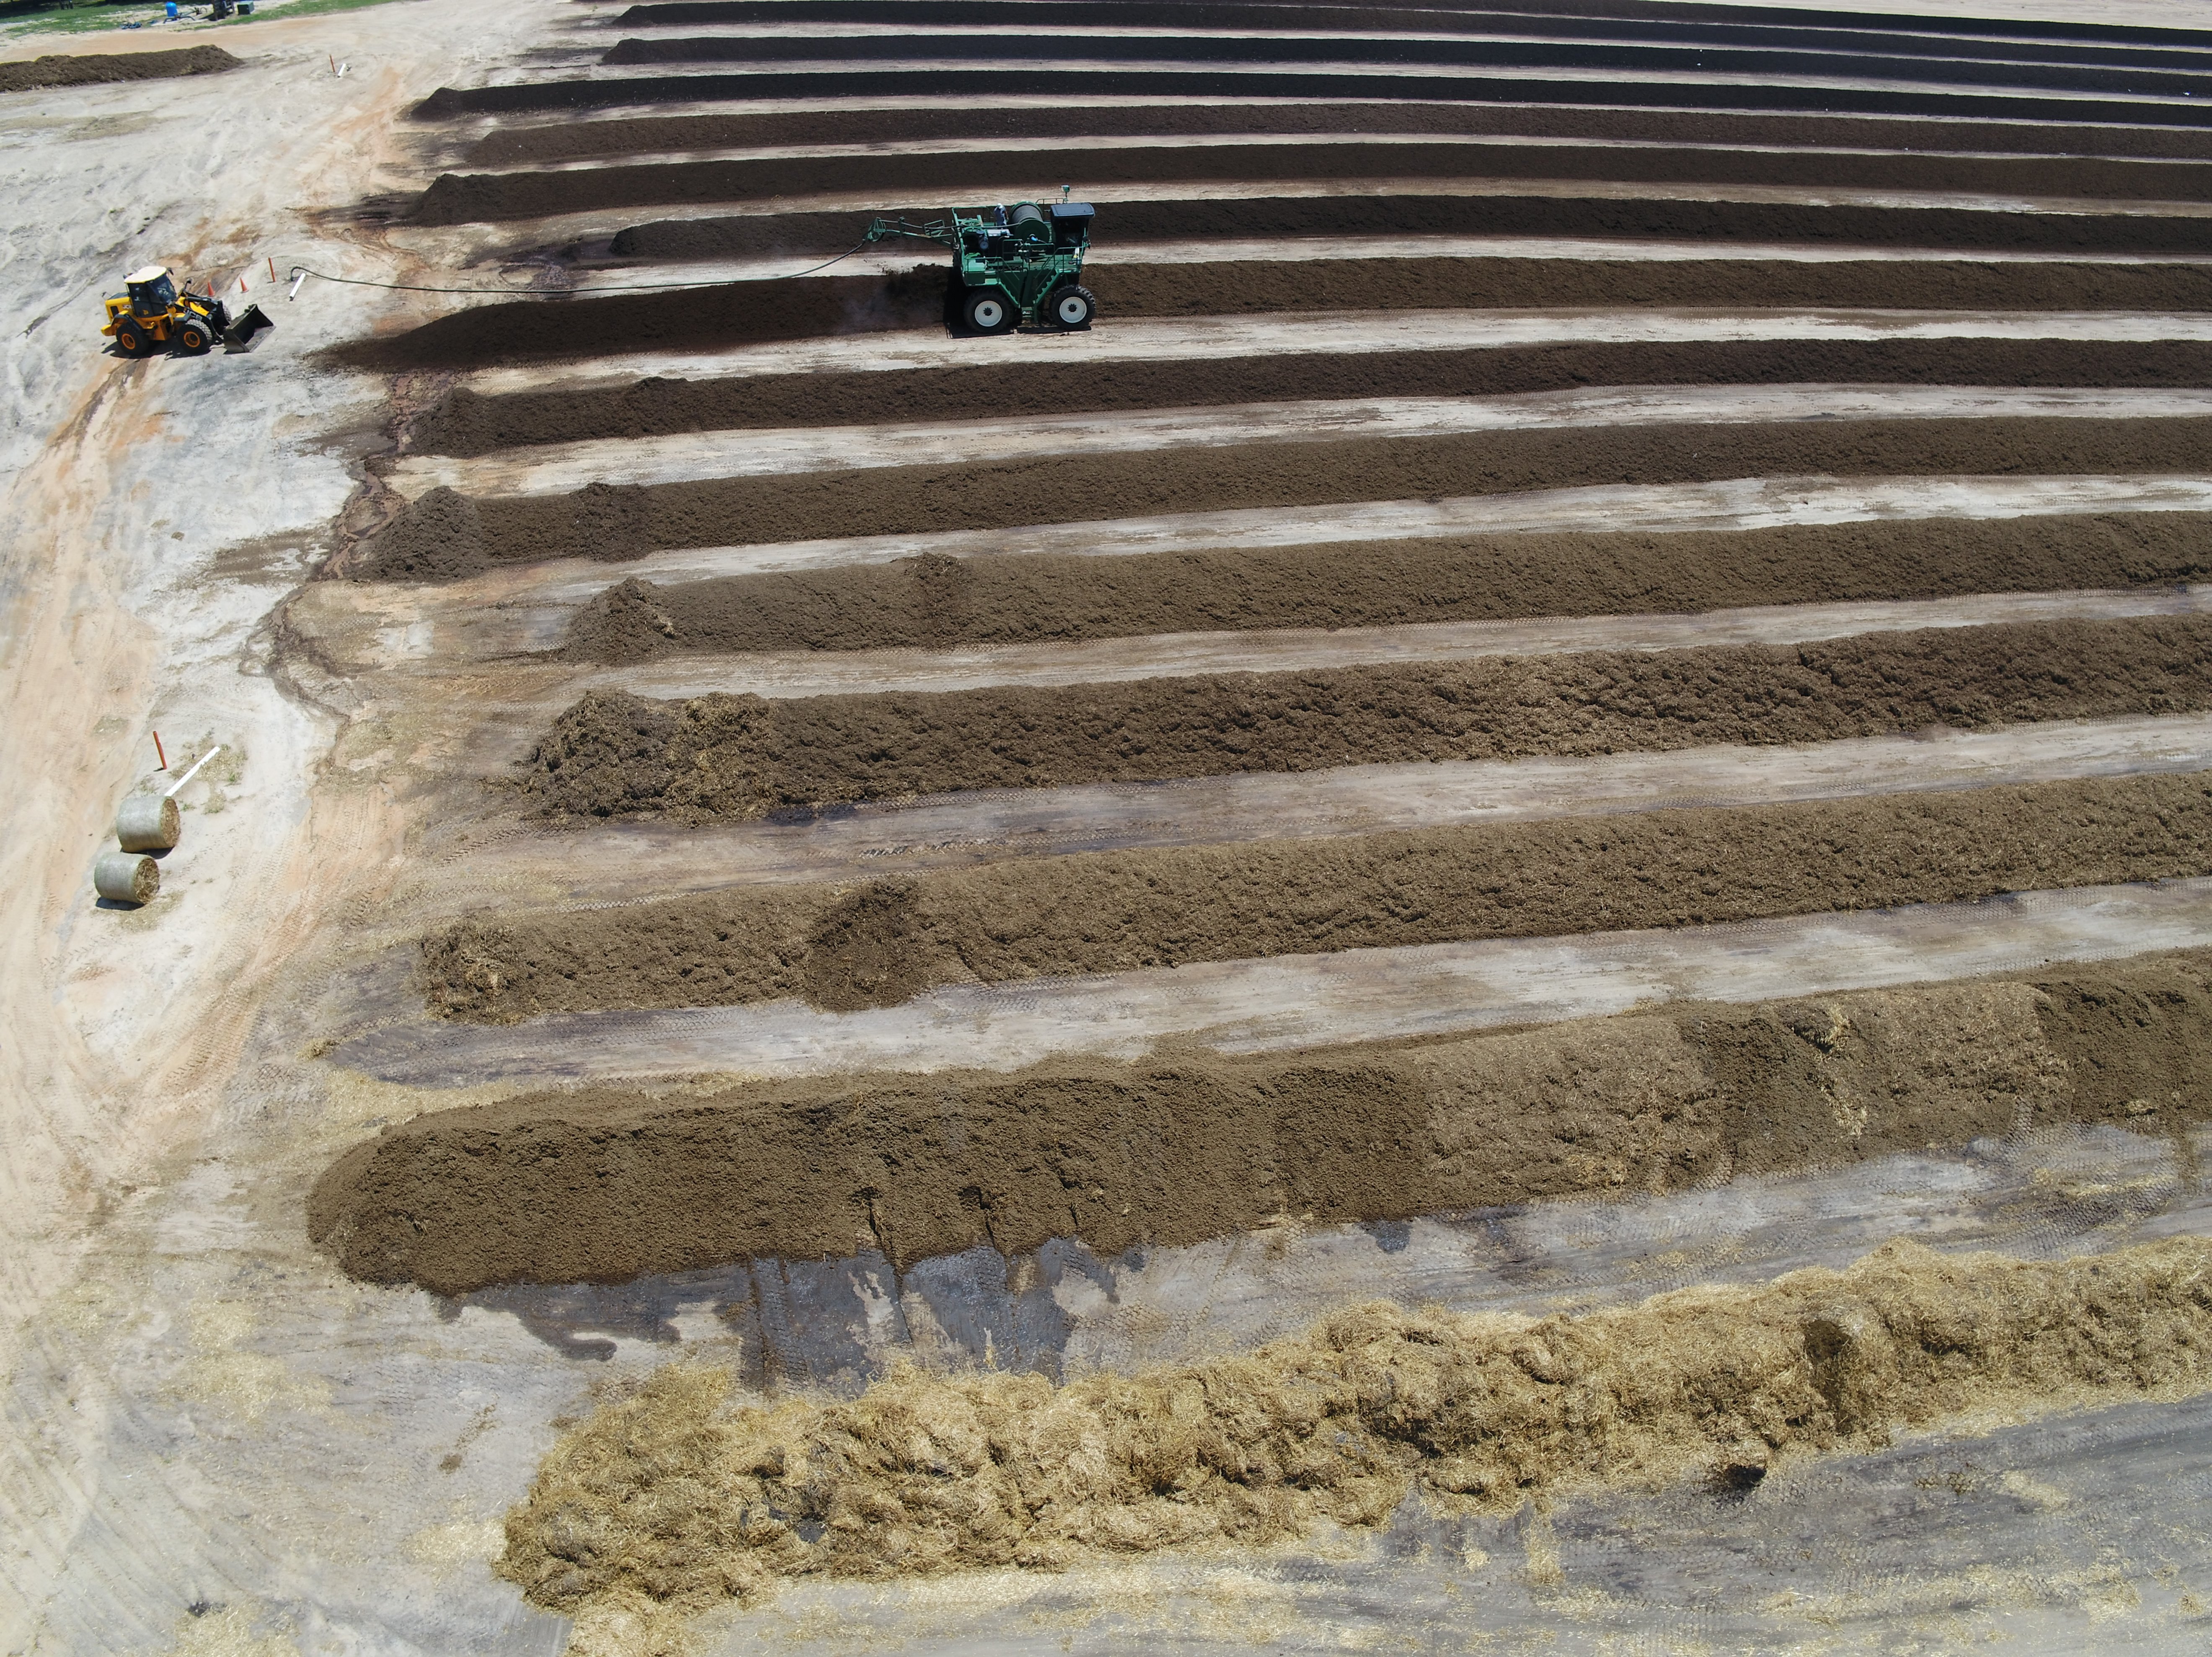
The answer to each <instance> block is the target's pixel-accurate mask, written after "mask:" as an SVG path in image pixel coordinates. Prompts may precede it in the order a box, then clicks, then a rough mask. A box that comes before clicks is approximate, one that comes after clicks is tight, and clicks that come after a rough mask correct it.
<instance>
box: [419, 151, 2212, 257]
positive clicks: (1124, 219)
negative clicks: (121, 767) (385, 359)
mask: <svg viewBox="0 0 2212 1657" xmlns="http://www.w3.org/2000/svg"><path fill="white" fill-rule="evenodd" d="M1050 179H1082V180H1083V185H1084V188H1085V190H1086V191H1093V190H1097V189H1099V188H1101V187H1102V186H1121V185H1164V184H1206V183H1218V182H1224V181H1228V182H1237V181H1250V182H1252V183H1254V184H1258V185H1265V184H1272V183H1280V182H1284V181H1287V180H1293V179H1298V180H1313V181H1320V180H1330V181H1346V180H1351V181H1355V182H1358V181H1366V182H1369V183H1370V184H1371V183H1372V181H1375V180H1380V179H1389V180H1392V181H1393V182H1394V185H1395V181H1397V180H1401V179H1547V180H1559V181H1563V182H1565V181H1580V182H1596V183H1609V184H1624V185H1645V186H1650V185H1680V186H1684V187H1706V188H1723V189H1725V188H1727V187H1729V186H1731V185H1759V186H1761V187H1765V188H1796V189H1805V190H1839V189H1851V190H1868V191H1892V190H1894V191H1960V192H1967V193H1981V194H1987V195H1994V196H2001V197H2002V196H2009V197H2021V196H2032V197H2054V196H2055V197H2110V198H2114V199H2119V200H2136V199H2146V198H2147V199H2152V200H2169V201H2174V200H2192V201H2193V200H2201V199H2203V197H2204V196H2205V195H2206V193H2207V191H2208V189H2212V179H2208V177H2207V173H2206V169H2205V168H2204V167H2203V166H2200V165H2196V164H2192V163H2190V162H2184V161H2138V162H2131V161H2103V160H2096V161H2087V160H2083V161H2076V160H2072V159H2068V158H2062V157H2044V156H2033V157H2027V156H2016V157H1972V158H1969V157H1965V156H1958V155H1851V154H1841V155H1839V154H1834V153H1831V152H1826V151H1819V150H1802V151H1783V152H1780V153H1769V152H1761V151H1740V150H1725V149H1658V148H1643V147H1629V146H1606V147H1590V148H1583V147H1578V146H1573V147H1571V146H1566V145H1541V146H1540V145H1532V144H1527V143H1517V144H1484V143H1473V142H1468V143H1401V144H1394V143H1376V142H1369V143H1340V144H1332V143H1224V144H1163V145H1158V146H1127V147H1124V146H1101V145H1096V144H1093V145H1091V146H1088V147H1085V148H1082V149H1036V148H1035V147H1029V148H1024V149H1007V150H991V149H951V150H938V151H934V152H927V153H912V152H908V153H894V154H890V155H800V156H787V155H777V156H763V157H757V158H750V159H720V160H714V161H652V162H634V163H630V164H629V165H622V166H612V165H611V166H603V167H583V168H571V169H568V170H564V171H558V172H522V173H441V174H440V175H439V176H438V178H437V179H435V180H434V181H433V182H432V184H431V185H430V187H429V189H428V191H425V192H424V193H423V195H422V198H421V199H420V200H419V201H418V202H417V203H416V208H415V210H414V213H413V215H412V216H413V218H414V220H415V222H417V223H420V224H440V225H445V224H466V223H472V222H484V221H495V220H502V219H528V218H542V217H546V216H550V215H555V214H561V213H581V212H591V211H597V210H602V209H609V208H635V207H653V206H671V205H675V204H678V203H711V202H743V201H767V200H776V199H783V200H789V199H792V198H794V197H806V196H829V195H845V194H854V193H859V194H866V193H870V192H873V193H876V194H877V195H878V199H882V200H886V201H895V200H898V199H901V198H902V197H905V196H912V195H916V194H919V195H922V196H926V197H929V198H931V199H933V200H936V201H939V202H942V201H944V200H945V199H948V198H953V197H957V198H960V199H965V198H966V197H965V194H964V193H963V192H968V191H986V192H990V193H992V194H994V195H995V194H996V192H998V191H1004V190H1006V189H1009V188H1022V187H1027V188H1029V189H1032V190H1035V189H1037V188H1039V187H1040V185H1039V184H1038V182H1037V181H1040V180H1050ZM893 192H897V193H896V194H894V193H893ZM1254 193H1255V195H1257V194H1261V193H1263V192H1261V191H1255V192H1254ZM1462 199H1463V200H1464V201H1465V202H1466V203H1467V205H1466V206H1465V207H1464V208H1463V209H1461V211H1460V212H1459V213H1457V214H1456V215H1455V214H1453V213H1451V212H1450V211H1449V210H1448V209H1445V208H1443V207H1442V206H1439V205H1434V204H1431V200H1430V199H1425V198H1420V197H1413V199H1412V201H1411V203H1410V209H1411V210H1410V211H1409V212H1408V213H1407V215H1406V216H1405V218H1404V220H1403V222H1401V223H1400V224H1399V226H1398V228H1396V230H1395V233H1394V232H1393V231H1392V230H1391V229H1389V228H1383V227H1385V226H1386V225H1387V224H1388V223H1389V222H1390V221H1391V219H1392V217H1393V216H1394V215H1395V214H1396V211H1397V209H1398V208H1399V207H1400V205H1401V203H1406V202H1407V197H1405V196H1403V195H1401V194H1399V193H1397V191H1395V189H1394V191H1393V193H1391V194H1389V195H1381V194H1375V195H1370V196H1368V197H1364V200H1365V202H1366V203H1367V207H1368V211H1367V212H1366V213H1365V214H1364V215H1359V214H1346V215H1345V216H1344V217H1343V218H1342V220H1341V221H1334V220H1332V219H1329V218H1326V217H1322V218H1318V219H1317V221H1316V223H1315V224H1314V225H1313V227H1312V228H1310V229H1309V230H1305V231H1295V230H1287V229H1285V230H1270V229H1255V228H1247V227H1248V226H1249V225H1251V224H1253V223H1255V222H1256V223H1261V224H1264V223H1268V222H1273V221H1272V219H1271V218H1269V217H1263V216H1261V215H1258V214H1255V213H1254V212H1252V211H1250V210H1249V209H1248V210H1245V211H1243V212H1237V211H1228V212H1225V213H1217V211H1216V208H1217V206H1218V205H1219V204H1218V203H1213V202H1211V201H1208V202H1206V203H1194V202H1188V201H1183V202H1147V203H1130V204H1129V205H1130V206H1132V207H1135V208H1138V209H1141V210H1139V211H1136V212H1129V213H1124V212H1123V211H1122V210H1121V204H1120V203H1116V204H1115V209H1114V212H1113V217H1112V219H1111V220H1110V221H1109V227H1110V228H1111V231H1112V233H1113V234H1115V235H1116V236H1130V237H1142V238H1144V239H1146V240H1159V239H1162V238H1172V239H1176V240H1188V238H1189V236H1190V235H1191V234H1192V228H1193V226H1194V223H1202V224H1203V225H1204V226H1205V227H1206V234H1208V235H1211V236H1216V237H1218V236H1224V235H1255V234H1256V235H1269V234H1273V235H1291V234H1329V233H1330V232H1331V231H1334V233H1335V234H1346V235H1372V234H1403V235H1418V234H1440V233H1442V232H1443V231H1444V230H1446V229H1452V230H1459V231H1462V233H1468V232H1480V231H1483V230H1487V232H1488V234H1495V235H1562V236H1566V235H1645V236H1674V237H1684V236H1696V235H1718V236H1725V237H1736V238H1741V239H1745V240H1756V241H1799V240H1820V241H1850V242H1873V243H1896V244H1901V245H1905V246H1970V247H2002V248H2035V249H2081V250H2089V249H2110V250H2112V251H2133V252H2202V251H2203V246H2204V240H2203V234H2202V231H2203V220H2201V219H2192V218H2186V217H2160V216H2154V215H2147V214H2145V215H2118V214H2094V213H2082V214H2069V215H2063V216H2045V217H2039V216H2037V215H2032V214H2027V213H2018V212H2003V211H1996V210H1975V209H1948V208H1881V207H1854V206H1844V205H1826V206H1822V205H1802V206H1793V204H1791V203H1765V204H1762V203H1729V202H1691V201H1686V202H1669V201H1665V200H1647V201H1641V202H1622V201H1619V200H1615V199H1613V198H1609V197H1599V198H1583V197H1572V196H1565V195H1556V196H1541V195H1531V196H1510V195H1484V196H1471V197H1463V198H1462ZM1278 216H1282V215H1278ZM848 222H850V223H851V224H852V226H853V228H854V230H855V231H857V230H858V229H860V228H863V225H864V221H863V220H861V219H860V217H859V216H858V215H848ZM1615 227H1618V228H1615ZM2192 233H2196V234H2192ZM850 245H851V244H850V242H849V240H848V243H847V246H850Z"/></svg>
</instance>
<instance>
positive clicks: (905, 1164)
mask: <svg viewBox="0 0 2212 1657" xmlns="http://www.w3.org/2000/svg"><path fill="white" fill-rule="evenodd" d="M2208 1102H2212V954H2207V953H2205V952H2185V953H2181V954H2177V955H2172V956H2148V957H2144V958H2142V959H2139V960H2136V961H2131V962H2118V963H2110V964H2104V965H2100V966H2096V967H2090V968H2076V969H2065V968H2061V969H2057V970H2053V971H2048V972H2045V973H2041V974H2029V975H2026V976H2021V975H2013V976H2010V977H2008V978H2006V979H2003V980H1998V981H1993V982H1973V983H1960V984H1947V985H1936V986H1924V987H1919V988H1912V989H1892V990H1875V991H1862V992H1851V993H1845V994H1838V995H1832V996H1822V997H1808V998H1798V999H1792V1000H1787V1001H1776V1002H1766V1003H1762V1004H1758V1005H1748V1006H1712V1005H1682V1006H1677V1007H1668V1008H1664V1009H1662V1010H1660V1011H1654V1012H1650V1013H1643V1014H1638V1015H1633V1016H1628V1017H1613V1018H1603V1019H1585V1020H1580V1021H1576V1022H1572V1023H1562V1024H1558V1025H1553V1026H1548V1027H1546V1028H1543V1029H1534V1030H1530V1031H1525V1032H1519V1033H1512V1034H1504V1035H1483V1036H1477V1037H1474V1038H1465V1037H1460V1038H1452V1039H1448V1040H1430V1041H1421V1042H1418V1043H1404V1042H1401V1043H1391V1044H1376V1045H1367V1046H1355V1047H1336V1048H1318V1049H1306V1050H1299V1051H1293V1052H1290V1053H1273V1054H1269V1055H1267V1056H1266V1057H1265V1058H1257V1059H1233V1058H1227V1057H1221V1056H1217V1055H1212V1054H1202V1053H1183V1054H1179V1055H1176V1056H1175V1057H1172V1058H1158V1059H1147V1060H1141V1061H1137V1062H1133V1063H1115V1062H1108V1061H1102V1060H1095V1059H1091V1060H1075V1059H1071V1060H1065V1061H1056V1062H1054V1063H1051V1064H1048V1065H1041V1066H1037V1067H1036V1068H1033V1069H1030V1070H1027V1071H1021V1072H1019V1073H1016V1074H1007V1073H1005V1072H994V1071H933V1072H931V1073H930V1074H928V1075H927V1076H906V1075H897V1074H883V1075H864V1076H858V1077H854V1076H837V1077H819V1078H812V1079H806V1080H794V1081H783V1082H777V1083H752V1084H738V1083H730V1084H728V1085H726V1087H724V1088H722V1089H720V1090H719V1091H717V1090H711V1089H709V1090H702V1089H696V1088H693V1089H685V1090H684V1092H683V1093H682V1094H681V1095H679V1096H675V1097H671V1096H668V1095H667V1094H666V1093H665V1092H661V1093H659V1094H656V1093H654V1092H653V1091H651V1090H642V1089H626V1088H623V1087H620V1086H609V1085H599V1086H592V1087H587V1088H584V1089H578V1090H575V1091H573V1092H556V1093H548V1094H540V1095H537V1096H530V1097H526V1098H520V1099H517V1100H513V1101H511V1102H505V1103H501V1104H498V1105H494V1106H488V1107H479V1108H468V1109H462V1110H447V1111H433V1112H429V1113H426V1114H422V1115H419V1116H416V1117H415V1118H413V1119H412V1120H408V1121H406V1122H404V1123H401V1124H399V1125H397V1126H392V1127H387V1128H386V1129H385V1130H384V1131H383V1132H381V1133H380V1134H379V1135H378V1136H376V1137H375V1138H372V1139H370V1140H368V1141H366V1142H365V1143H363V1144H361V1145H360V1146H358V1147H356V1148H355V1149H354V1150H351V1151H349V1152H348V1153H347V1154H346V1155H345V1156H343V1158H341V1159H340V1160H339V1161H338V1162H337V1163H335V1164H334V1165H333V1166H332V1167H331V1168H330V1169H329V1171H328V1172H327V1173H325V1175H324V1176H323V1177H322V1179H321V1180H320V1181H319V1183H318V1184H317V1186H316V1187H315V1188H314V1191H313V1194H312V1196H311V1197H310V1199H309V1200H308V1211H307V1214H308V1225H309V1230H310V1233H311V1235H313V1237H314V1238H315V1240H316V1241H318V1242H319V1243H320V1244H321V1246H322V1247H325V1249H327V1250H328V1251H330V1252H331V1253H332V1254H333V1255H335V1256H336V1257H337V1260H338V1261H339V1263H340V1264H341V1265H342V1266H343V1267H344V1269H345V1270H347V1271H348V1272H351V1273H353V1274H354V1275H355V1276H356V1277H360V1278H368V1279H370V1280H372V1281H376V1282H412V1283H416V1284H421V1285H422V1287H424V1288H427V1289H429V1290H433V1291H435V1292H436V1293H440V1294H448V1295H451V1294H463V1293H466V1292H468V1291H470V1290H476V1289H480V1288H483V1287H485V1286H487V1285H489V1284H498V1283H515V1282H535V1283H572V1282H577V1281H590V1282H601V1283H605V1282H619V1281H622V1280H623V1279H626V1278H634V1277H637V1276H641V1275H643V1274H647V1273H652V1272H681V1271H688V1270H694V1269H696V1268H700V1267H704V1266H717V1265H721V1264H724V1263H726V1262H729V1261H732V1260H738V1259H748V1258H754V1257H767V1258H780V1259H810V1258H823V1257H836V1256H842V1255H847V1254H849V1253H852V1252H853V1249H854V1240H855V1239H856V1238H860V1237H867V1238H871V1239H872V1240H873V1241H874V1245H875V1246H876V1247H878V1248H880V1249H881V1250H883V1251H884V1253H887V1254H888V1255H889V1256H890V1259H891V1260H892V1262H893V1264H894V1265H895V1266H897V1267H898V1268H899V1269H901V1270H905V1269H908V1268H909V1267H911V1266H913V1265H914V1264H915V1263H916V1262H917V1261H919V1260H922V1259H928V1258H930V1257H933V1256H937V1255H943V1254H948V1253H957V1252H959V1251H961V1250H963V1249H967V1248H971V1247H975V1246H977V1245H979V1244H986V1245H989V1246H992V1247H997V1248H999V1249H1000V1250H1002V1251H1004V1252H1005V1253H1008V1254H1018V1253H1024V1252H1026V1251H1028V1250H1031V1249H1035V1248H1037V1247H1041V1246H1042V1245H1043V1244H1044V1243H1046V1242H1047V1241H1050V1240H1051V1239H1053V1238H1055V1237H1070V1238H1079V1239H1080V1240H1081V1241H1083V1242H1084V1243H1085V1244H1086V1245H1088V1246H1089V1247H1091V1249H1093V1250H1094V1251H1095V1252H1096V1253H1098V1254H1099V1255H1101V1256H1102V1257H1110V1256H1112V1255H1114V1254H1116V1253H1120V1252H1121V1251H1122V1250H1124V1249H1126V1248H1129V1247H1139V1246H1160V1245H1176V1244H1188V1243H1193V1242H1197V1241H1203V1240H1204V1239H1206V1238H1208V1237H1212V1236H1218V1235H1223V1234H1225V1233H1231V1232H1235V1231H1238V1230H1242V1229H1247V1228H1249V1227H1252V1226H1255V1225H1258V1224H1261V1223H1265V1222H1266V1221H1267V1220H1268V1219H1269V1218H1270V1217H1274V1216H1277V1215H1281V1214H1290V1215H1303V1216H1308V1217H1311V1218H1312V1219H1313V1220H1315V1221H1316V1222H1318V1223H1324V1224H1329V1223H1335V1224H1341V1223H1348V1222H1354V1221H1371V1220H1394V1219H1405V1218H1409V1217H1413V1216H1416V1215H1419V1214H1428V1213H1437V1212H1441V1211H1452V1210H1455V1209H1468V1208H1482V1207H1491V1206H1507V1205H1516V1204H1520V1203H1526V1202H1531V1201H1537V1200H1541V1199H1548V1198H1558V1197H1565V1196H1572V1195H1575V1194H1577V1193H1584V1192H1593V1191H1594V1192H1601V1193H1638V1194H1651V1193H1660V1192H1665V1191H1670V1190H1679V1189H1683V1188H1686V1187H1699V1186H1705V1185H1709V1184H1711V1183H1712V1182H1713V1181H1717V1180H1720V1179H1724V1178H1727V1177H1729V1175H1731V1174H1773V1173H1781V1172H1789V1171H1794V1170H1798V1169H1803V1168H1822V1167H1836V1166H1843V1165H1848V1164H1850V1163H1852V1162H1860V1161H1864V1160H1868V1159H1871V1158H1877V1157H1881V1156H1890V1155H1893V1154H1895V1153H1897V1152H1899V1151H1916V1152H1917V1151H1922V1150H1927V1149H1929V1148H1930V1147H1935V1146H1947V1147H1956V1146H1960V1145H1964V1144H1969V1143H1971V1142H1972V1141H1973V1140H1975V1139H1977V1138H1983V1137H1984V1136H1987V1137H1990V1138H2004V1137H2006V1136H2008V1135H2010V1134H2013V1133H2015V1132H2021V1131H2027V1132H2034V1131H2036V1130H2039V1129H2043V1128H2047V1127H2050V1126H2056V1125H2057V1124H2060V1123H2069V1122H2071V1123H2109V1124H2112V1125H2115V1126H2123V1127H2125V1128H2127V1129H2128V1130H2130V1132H2138V1133H2150V1134H2159V1135H2179V1134H2185V1133H2186V1132H2188V1131H2190V1130H2191V1129H2192V1128H2194V1127H2197V1126H2200V1125H2202V1124H2203V1122H2205V1121H2206V1120H2212V1103H2208Z"/></svg>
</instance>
